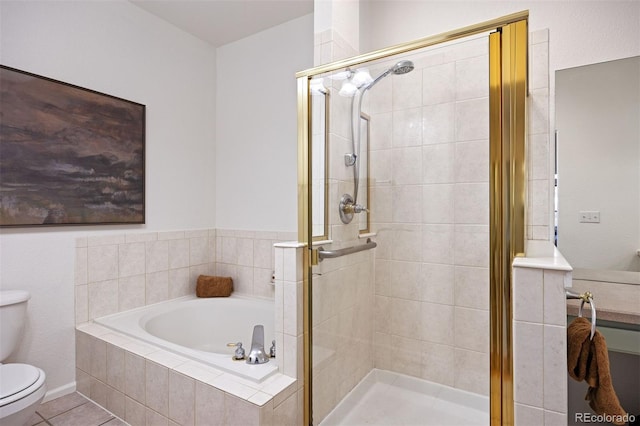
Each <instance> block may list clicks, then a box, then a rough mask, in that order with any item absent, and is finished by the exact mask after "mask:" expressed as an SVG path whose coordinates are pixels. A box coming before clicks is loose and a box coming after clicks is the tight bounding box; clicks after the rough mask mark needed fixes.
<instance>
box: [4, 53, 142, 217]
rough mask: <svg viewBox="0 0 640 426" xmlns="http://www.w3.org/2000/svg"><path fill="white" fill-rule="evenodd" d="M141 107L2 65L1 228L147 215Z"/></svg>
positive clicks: (134, 103)
mask: <svg viewBox="0 0 640 426" xmlns="http://www.w3.org/2000/svg"><path fill="white" fill-rule="evenodd" d="M144 163H145V106H144V105H142V104H139V103H136V102H131V101H128V100H125V99H121V98H118V97H115V96H111V95H107V94H104V93H99V92H96V91H93V90H89V89H85V88H82V87H78V86H74V85H72V84H68V83H63V82H61V81H57V80H53V79H50V78H46V77H42V76H38V75H35V74H31V73H28V72H25V71H21V70H17V69H14V68H9V67H6V66H3V65H0V226H1V227H19V226H43V225H45V226H46V225H98V224H100V225H102V224H140V223H144V220H145V204H144V201H145V198H144V195H145V194H144V189H145V188H144V184H145V175H144V165H145V164H144Z"/></svg>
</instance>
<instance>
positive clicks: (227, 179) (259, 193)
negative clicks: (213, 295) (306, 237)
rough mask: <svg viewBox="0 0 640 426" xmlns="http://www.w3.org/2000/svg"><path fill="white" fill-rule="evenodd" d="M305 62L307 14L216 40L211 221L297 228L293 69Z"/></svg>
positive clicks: (308, 58)
mask: <svg viewBox="0 0 640 426" xmlns="http://www.w3.org/2000/svg"><path fill="white" fill-rule="evenodd" d="M312 66H313V16H312V15H306V16H303V17H301V18H298V19H294V20H292V21H289V22H287V23H285V24H282V25H279V26H277V27H273V28H271V29H268V30H265V31H262V32H260V33H257V34H255V35H253V36H250V37H247V38H245V39H242V40H239V41H237V42H234V43H229V44H227V45H225V46H222V47H220V48H218V50H217V67H218V68H217V79H218V82H217V92H216V95H217V96H216V99H217V120H216V122H217V127H216V164H215V171H216V227H217V228H219V229H259V230H264V231H296V230H297V206H298V201H297V124H296V123H297V122H296V111H297V109H296V108H297V98H296V93H297V88H296V79H295V73H296V72H297V71H301V70H303V69H306V68H310V67H312Z"/></svg>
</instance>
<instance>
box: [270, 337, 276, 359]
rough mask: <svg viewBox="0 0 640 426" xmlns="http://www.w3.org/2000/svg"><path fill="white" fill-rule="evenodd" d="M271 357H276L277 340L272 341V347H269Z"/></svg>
mask: <svg viewBox="0 0 640 426" xmlns="http://www.w3.org/2000/svg"><path fill="white" fill-rule="evenodd" d="M269 357H270V358H275V357H276V341H275V340H272V341H271V347H270V348H269Z"/></svg>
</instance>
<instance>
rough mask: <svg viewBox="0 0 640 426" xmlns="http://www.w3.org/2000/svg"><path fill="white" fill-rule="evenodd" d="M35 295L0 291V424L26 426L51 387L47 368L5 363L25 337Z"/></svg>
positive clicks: (17, 291)
mask: <svg viewBox="0 0 640 426" xmlns="http://www.w3.org/2000/svg"><path fill="white" fill-rule="evenodd" d="M30 297H31V296H30V295H29V293H28V292H26V291H23V290H1V291H0V425H2V426H23V425H25V424H27V422H28V421H29V419H30V418H31V416H33V414H34V413H35V412H36V409H37V408H38V406H39V405H40V402H42V399H43V398H44V394H45V393H46V391H47V387H46V385H45V379H46V376H45V374H44V371H42V370H41V369H39V368H37V367H34V366H32V365H28V364H20V363H11V364H3V362H4V360H5V359H7V358H8V357H9V355H11V353H12V352H13V351H14V350H15V349H16V347H17V346H18V343H19V342H20V339H21V338H22V330H23V328H24V321H25V316H26V312H27V301H28V300H29V298H30Z"/></svg>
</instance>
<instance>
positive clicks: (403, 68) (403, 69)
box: [365, 61, 414, 90]
mask: <svg viewBox="0 0 640 426" xmlns="http://www.w3.org/2000/svg"><path fill="white" fill-rule="evenodd" d="M413 68H414V65H413V62H411V61H400V62H398V63H397V64H395V65H394V66H392V67H391V68H389V69H388V70H386V71H385V72H383V73H382V74H380V75H379V76H378V77H377V78H376V79H375V80H373V81H372V82H371V84H369V85H368V86H366V87H365V90H367V89H371V88H372V87H373V86H374V85H375V84H376V83H377V82H379V81H380V80H382V79H383V78H385V77H386V76H388V75H389V74H391V73H393V74H395V75H401V74H406V73H408V72H411V71H413Z"/></svg>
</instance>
